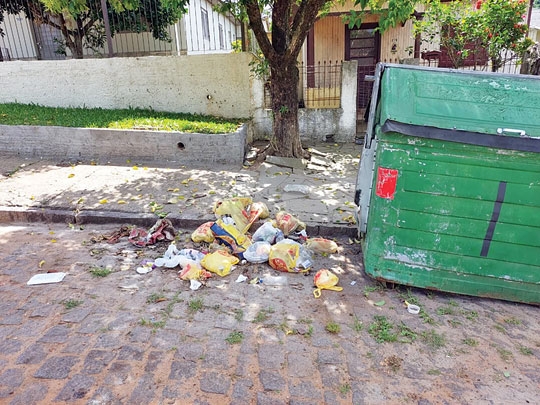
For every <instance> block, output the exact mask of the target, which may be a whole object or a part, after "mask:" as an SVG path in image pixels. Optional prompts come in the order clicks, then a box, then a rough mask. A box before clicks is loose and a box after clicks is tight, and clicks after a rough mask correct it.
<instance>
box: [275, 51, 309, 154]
mask: <svg viewBox="0 0 540 405" xmlns="http://www.w3.org/2000/svg"><path fill="white" fill-rule="evenodd" d="M270 81H271V82H270V92H271V94H272V113H273V116H274V133H273V137H272V141H271V145H272V147H273V149H274V151H275V152H274V154H275V155H276V156H284V157H296V158H301V157H303V155H304V150H303V149H302V143H301V142H300V133H299V130H298V90H297V89H298V81H299V73H298V67H297V66H296V61H294V60H293V62H292V63H288V64H286V65H285V64H281V65H279V64H278V66H275V67H273V68H271V74H270Z"/></svg>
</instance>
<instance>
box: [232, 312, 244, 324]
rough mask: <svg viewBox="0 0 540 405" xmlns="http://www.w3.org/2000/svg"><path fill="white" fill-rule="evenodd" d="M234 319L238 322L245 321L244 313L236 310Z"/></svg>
mask: <svg viewBox="0 0 540 405" xmlns="http://www.w3.org/2000/svg"><path fill="white" fill-rule="evenodd" d="M234 319H236V320H237V321H238V322H240V321H241V320H242V319H244V311H242V310H241V309H235V310H234Z"/></svg>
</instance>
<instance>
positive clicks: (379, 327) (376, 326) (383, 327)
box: [368, 315, 397, 343]
mask: <svg viewBox="0 0 540 405" xmlns="http://www.w3.org/2000/svg"><path fill="white" fill-rule="evenodd" d="M373 320H374V322H372V323H371V324H370V325H369V329H368V333H369V334H370V335H371V336H373V338H374V339H375V341H376V342H377V343H384V342H395V341H396V340H397V334H396V333H394V332H393V330H394V324H393V323H392V322H390V321H389V320H388V319H386V317H385V316H382V315H375V316H374V317H373Z"/></svg>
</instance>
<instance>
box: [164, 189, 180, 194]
mask: <svg viewBox="0 0 540 405" xmlns="http://www.w3.org/2000/svg"><path fill="white" fill-rule="evenodd" d="M167 191H172V192H173V193H178V192H179V191H180V189H179V188H168V189H167Z"/></svg>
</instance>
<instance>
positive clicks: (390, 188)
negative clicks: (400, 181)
mask: <svg viewBox="0 0 540 405" xmlns="http://www.w3.org/2000/svg"><path fill="white" fill-rule="evenodd" d="M397 177H398V171H397V170H396V169H386V168H384V167H379V169H378V171H377V189H376V191H375V193H376V194H377V196H379V197H381V198H388V199H390V200H393V199H394V194H395V192H396V183H397Z"/></svg>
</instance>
